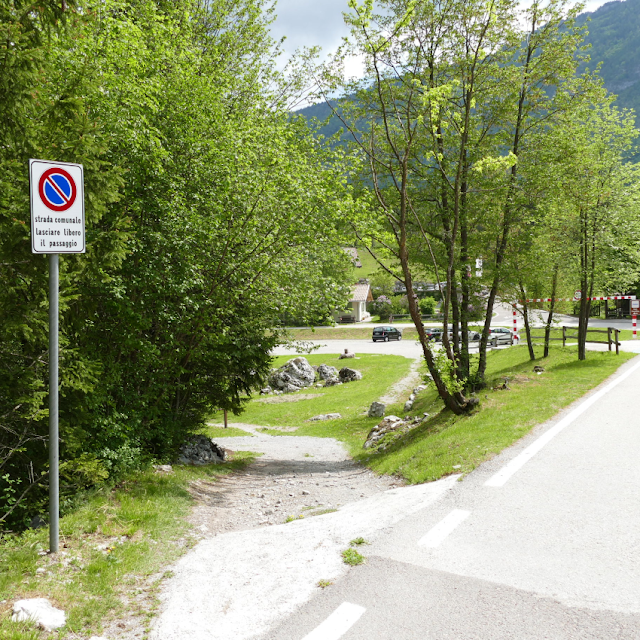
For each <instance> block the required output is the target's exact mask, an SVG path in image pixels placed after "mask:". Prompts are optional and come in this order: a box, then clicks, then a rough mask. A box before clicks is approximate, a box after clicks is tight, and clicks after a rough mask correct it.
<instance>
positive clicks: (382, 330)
mask: <svg viewBox="0 0 640 640" xmlns="http://www.w3.org/2000/svg"><path fill="white" fill-rule="evenodd" d="M372 339H373V341H374V342H378V340H382V341H383V342H389V340H402V331H400V329H396V328H395V327H374V329H373V336H372Z"/></svg>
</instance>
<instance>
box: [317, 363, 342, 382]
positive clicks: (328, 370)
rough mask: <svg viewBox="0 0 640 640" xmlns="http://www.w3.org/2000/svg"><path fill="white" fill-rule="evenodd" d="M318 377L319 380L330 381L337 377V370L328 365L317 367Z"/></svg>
mask: <svg viewBox="0 0 640 640" xmlns="http://www.w3.org/2000/svg"><path fill="white" fill-rule="evenodd" d="M318 377H319V378H320V380H331V379H332V378H337V377H338V370H337V369H336V368H335V367H330V366H329V365H328V364H321V365H320V366H319V367H318Z"/></svg>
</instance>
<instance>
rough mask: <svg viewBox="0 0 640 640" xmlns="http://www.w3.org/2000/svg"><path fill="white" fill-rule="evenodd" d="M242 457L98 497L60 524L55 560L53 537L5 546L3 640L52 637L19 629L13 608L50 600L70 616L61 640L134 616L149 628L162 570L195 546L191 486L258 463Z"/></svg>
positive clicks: (142, 478)
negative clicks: (27, 601)
mask: <svg viewBox="0 0 640 640" xmlns="http://www.w3.org/2000/svg"><path fill="white" fill-rule="evenodd" d="M253 459H254V458H253V456H252V455H251V454H248V453H238V454H236V455H235V456H234V460H233V461H230V462H228V463H227V464H225V465H218V466H216V465H212V466H209V467H179V466H174V472H173V473H171V474H166V475H165V474H157V473H154V472H153V471H151V470H150V471H147V472H143V473H139V474H136V475H134V476H132V477H130V478H128V479H127V480H126V481H123V482H121V483H120V484H119V485H117V486H116V487H114V488H111V489H108V488H102V489H101V490H98V491H95V492H94V493H92V494H91V495H90V496H89V497H88V499H87V500H86V502H85V503H84V504H83V506H82V507H80V508H79V509H77V510H76V511H74V512H73V513H70V514H68V515H66V516H64V517H63V518H61V520H60V552H59V553H57V554H54V555H49V554H47V553H46V552H45V551H46V550H47V549H48V547H49V541H48V529H46V528H44V529H39V530H30V531H27V532H25V533H23V534H21V535H19V536H15V537H6V538H4V539H0V594H2V595H1V598H2V603H0V638H7V639H10V640H38V639H40V638H45V637H48V636H49V634H46V633H44V632H40V631H38V630H37V629H35V628H34V627H33V625H31V624H28V623H13V622H11V619H10V615H11V610H10V607H11V606H12V604H13V602H14V601H15V600H18V599H23V598H38V597H45V598H48V599H49V600H50V601H51V602H52V604H53V605H54V606H56V607H58V608H60V609H63V610H64V611H65V612H66V613H67V624H66V626H65V627H63V628H62V629H60V630H59V631H58V632H57V637H58V638H65V637H89V636H91V635H92V634H95V635H99V634H100V633H101V632H102V630H103V625H105V624H108V623H109V622H110V621H113V620H118V619H120V618H124V617H127V618H128V617H129V616H134V618H135V619H136V620H137V621H138V622H139V623H141V625H142V626H143V627H147V626H148V624H149V623H150V620H151V618H152V617H153V615H154V611H155V607H156V606H157V600H156V597H155V593H156V592H157V590H158V588H159V586H160V581H161V580H162V578H163V577H165V574H164V569H163V568H164V567H166V566H167V564H169V563H171V562H172V561H174V560H175V559H176V558H178V557H179V556H180V555H181V554H182V553H184V551H186V550H187V549H188V548H189V547H190V546H191V545H192V544H193V542H194V541H195V538H194V537H193V536H191V535H190V534H189V528H190V527H189V524H188V523H187V520H186V519H187V516H188V515H189V512H190V509H191V507H192V505H193V499H192V497H191V494H190V493H189V485H190V483H191V482H193V481H195V480H203V479H206V480H215V479H216V478H217V477H220V476H222V475H227V474H229V473H232V472H234V471H237V470H240V469H242V468H244V467H245V466H246V465H247V464H248V463H249V462H251V461H252V460H253Z"/></svg>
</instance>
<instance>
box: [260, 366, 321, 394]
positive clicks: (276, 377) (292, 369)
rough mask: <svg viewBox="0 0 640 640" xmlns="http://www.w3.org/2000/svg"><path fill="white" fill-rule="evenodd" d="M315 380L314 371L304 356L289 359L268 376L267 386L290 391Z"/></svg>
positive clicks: (308, 385)
mask: <svg viewBox="0 0 640 640" xmlns="http://www.w3.org/2000/svg"><path fill="white" fill-rule="evenodd" d="M315 380H316V372H315V371H314V370H313V367H312V366H311V365H310V364H309V362H308V361H307V359H306V358H303V357H298V358H294V359H293V360H289V362H287V363H286V364H284V365H282V366H281V367H280V368H279V369H275V370H274V371H272V372H271V375H270V376H269V386H270V387H271V388H272V389H275V390H278V391H284V392H285V393H292V392H294V391H299V390H300V389H303V388H305V387H310V386H311V385H312V384H313V383H314V382H315Z"/></svg>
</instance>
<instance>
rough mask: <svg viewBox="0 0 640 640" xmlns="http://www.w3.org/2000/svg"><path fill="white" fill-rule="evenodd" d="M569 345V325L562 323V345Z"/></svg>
mask: <svg viewBox="0 0 640 640" xmlns="http://www.w3.org/2000/svg"><path fill="white" fill-rule="evenodd" d="M566 346H567V327H565V326H564V325H562V347H563V348H564V347H566Z"/></svg>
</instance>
